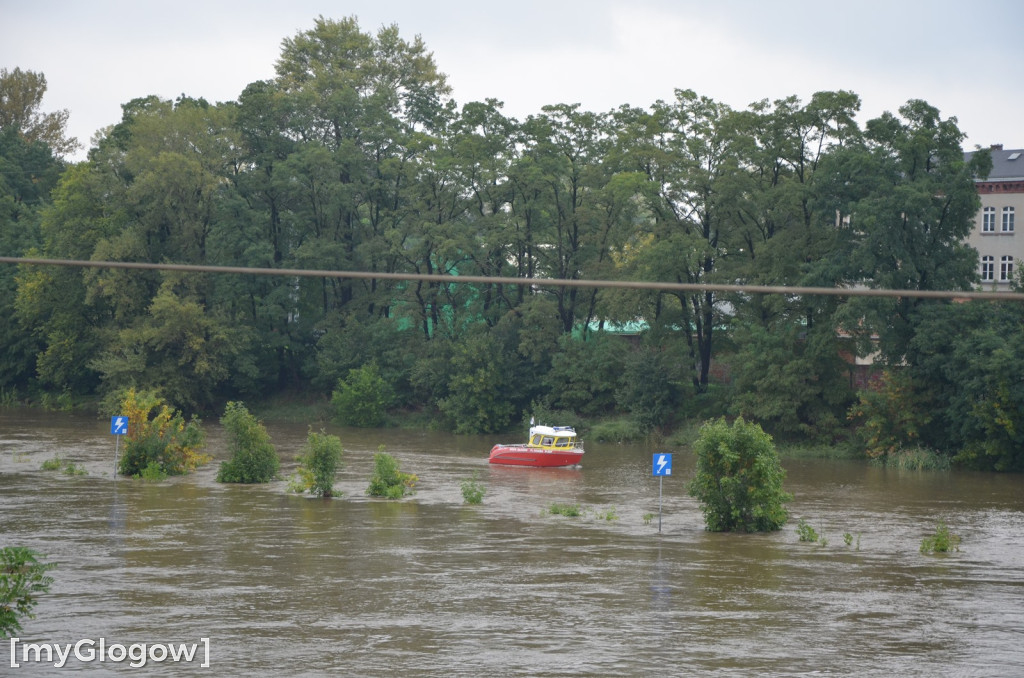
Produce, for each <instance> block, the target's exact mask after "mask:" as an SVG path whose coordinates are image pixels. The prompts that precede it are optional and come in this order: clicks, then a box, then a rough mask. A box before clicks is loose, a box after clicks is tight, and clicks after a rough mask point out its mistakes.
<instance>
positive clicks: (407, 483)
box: [366, 451, 418, 499]
mask: <svg viewBox="0 0 1024 678" xmlns="http://www.w3.org/2000/svg"><path fill="white" fill-rule="evenodd" d="M417 480H418V478H417V477H416V476H415V475H414V474H412V473H403V472H402V471H401V470H400V469H399V467H398V460H397V459H395V458H394V457H392V456H391V455H390V454H388V453H387V452H383V451H382V452H377V453H376V454H374V455H373V475H372V476H371V477H370V486H369V487H368V488H366V494H368V495H370V496H371V497H384V498H387V499H401V498H402V497H404V496H405V495H406V494H412V493H413V492H414V491H415V489H414V488H415V487H416V481H417Z"/></svg>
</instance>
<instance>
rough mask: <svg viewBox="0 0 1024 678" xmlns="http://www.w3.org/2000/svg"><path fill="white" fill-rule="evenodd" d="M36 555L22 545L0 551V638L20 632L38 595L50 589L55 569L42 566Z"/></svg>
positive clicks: (30, 616) (48, 564) (51, 564)
mask: <svg viewBox="0 0 1024 678" xmlns="http://www.w3.org/2000/svg"><path fill="white" fill-rule="evenodd" d="M39 558H40V556H39V554H38V553H36V552H35V551H33V550H31V549H28V548H25V547H23V546H5V547H3V548H0V636H3V637H4V638H9V637H12V636H13V635H14V634H15V633H17V632H18V631H20V630H21V620H22V619H23V618H27V619H32V618H34V616H35V615H33V614H32V609H33V608H34V607H35V606H36V604H37V603H38V602H39V600H38V597H39V594H41V593H46V592H47V591H49V590H50V584H52V583H53V577H51V576H50V575H48V574H47V572H49V571H50V570H52V569H53V568H55V567H56V564H54V563H42V562H40V561H39Z"/></svg>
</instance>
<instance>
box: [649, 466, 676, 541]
mask: <svg viewBox="0 0 1024 678" xmlns="http://www.w3.org/2000/svg"><path fill="white" fill-rule="evenodd" d="M652 471H653V475H655V476H657V477H658V532H661V488H662V485H663V484H664V481H665V476H670V475H672V455H671V454H663V453H658V452H656V453H655V454H654V461H653V463H652Z"/></svg>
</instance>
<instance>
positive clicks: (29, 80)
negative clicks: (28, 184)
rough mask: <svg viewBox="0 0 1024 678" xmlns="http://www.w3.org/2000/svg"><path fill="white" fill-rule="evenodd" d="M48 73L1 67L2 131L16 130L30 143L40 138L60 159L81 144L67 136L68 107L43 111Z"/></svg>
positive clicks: (0, 125)
mask: <svg viewBox="0 0 1024 678" xmlns="http://www.w3.org/2000/svg"><path fill="white" fill-rule="evenodd" d="M44 94H46V76H44V75H43V74H42V73H36V72H35V71H23V70H21V69H20V68H15V69H14V70H13V71H10V70H7V69H6V68H0V131H5V130H7V129H13V130H16V131H17V133H18V134H20V135H21V136H22V137H24V138H25V140H26V141H28V142H29V143H32V142H35V141H41V142H42V143H44V144H46V145H47V146H49V147H50V150H51V151H52V152H53V154H54V155H55V156H57V157H58V158H61V157H64V156H66V155H68V154H69V153H72V152H74V151H76V150H78V148H80V144H79V143H78V140H77V139H75V138H74V137H70V138H68V137H65V136H64V135H65V131H66V130H65V128H66V126H67V121H68V112H67V111H66V110H60V111H55V112H53V113H42V112H41V111H40V106H41V105H42V103H43V95H44Z"/></svg>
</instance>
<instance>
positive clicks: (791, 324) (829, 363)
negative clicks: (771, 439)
mask: <svg viewBox="0 0 1024 678" xmlns="http://www.w3.org/2000/svg"><path fill="white" fill-rule="evenodd" d="M734 339H735V343H736V346H737V350H736V352H735V354H733V356H732V357H731V359H730V366H731V368H732V374H733V379H734V382H733V386H734V390H735V393H736V397H735V398H734V401H733V408H734V410H735V412H736V413H737V414H740V415H742V416H744V417H746V418H748V419H752V420H756V421H759V422H761V423H762V425H763V426H764V427H765V428H767V429H769V430H771V431H772V432H773V433H775V434H776V435H778V436H802V437H806V438H808V439H811V440H815V439H818V440H822V439H824V440H829V439H831V438H833V437H834V436H835V435H836V433H837V432H838V430H839V428H840V423H841V419H840V417H841V416H842V413H843V411H844V410H845V409H846V408H847V406H848V405H849V398H850V389H849V378H848V376H847V375H846V374H845V368H846V366H845V364H844V363H843V362H842V359H841V358H840V355H839V348H840V347H839V345H838V342H837V341H836V338H835V331H834V329H833V328H832V327H831V325H830V324H827V323H826V324H825V325H824V329H818V330H816V331H811V332H808V331H807V330H806V328H805V327H804V326H803V324H802V323H800V322H799V321H795V320H792V319H778V320H776V321H775V322H774V323H768V326H767V327H766V326H765V325H764V324H755V323H740V324H739V326H738V327H737V328H736V330H735V336H734Z"/></svg>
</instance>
